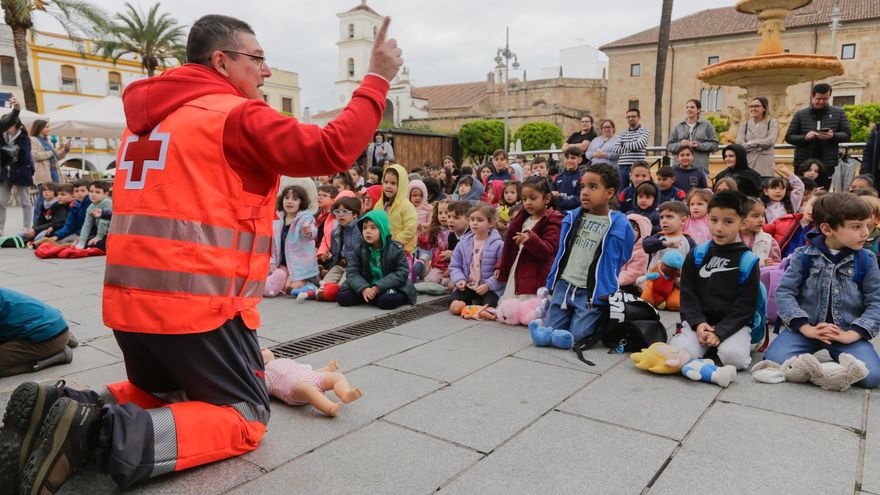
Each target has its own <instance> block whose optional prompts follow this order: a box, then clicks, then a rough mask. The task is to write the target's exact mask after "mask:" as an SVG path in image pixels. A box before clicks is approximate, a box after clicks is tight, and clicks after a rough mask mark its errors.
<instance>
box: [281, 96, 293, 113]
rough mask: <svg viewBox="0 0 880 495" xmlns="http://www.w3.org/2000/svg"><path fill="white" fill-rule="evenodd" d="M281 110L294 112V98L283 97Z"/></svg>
mask: <svg viewBox="0 0 880 495" xmlns="http://www.w3.org/2000/svg"><path fill="white" fill-rule="evenodd" d="M281 111H282V112H286V113H289V114H293V98H286V97H281Z"/></svg>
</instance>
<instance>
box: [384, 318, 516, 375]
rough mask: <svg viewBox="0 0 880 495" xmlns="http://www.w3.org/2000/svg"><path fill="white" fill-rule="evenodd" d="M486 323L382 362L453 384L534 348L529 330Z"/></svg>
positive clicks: (385, 364) (390, 366) (398, 368)
mask: <svg viewBox="0 0 880 495" xmlns="http://www.w3.org/2000/svg"><path fill="white" fill-rule="evenodd" d="M504 327H505V328H500V327H496V326H492V325H487V324H485V323H482V324H479V325H477V326H474V327H471V328H467V329H465V330H462V331H460V332H457V333H454V334H452V335H449V336H447V337H444V338H442V339H438V340H435V341H433V342H430V343H428V344H425V345H423V346H420V347H418V348H416V349H412V350H410V351H407V352H404V353H401V354H397V355H395V356H391V357H390V358H388V359H384V360H382V361H380V362H379V364H381V365H382V366H387V367H389V368H392V369H396V370H401V371H409V372H411V373H415V374H417V375H422V376H428V377H431V378H437V379H439V380H443V381H447V382H453V381H455V380H458V379H460V378H462V377H464V376H467V375H469V374H470V373H473V372H474V371H476V370H478V369H480V368H482V367H484V366H486V365H489V364H491V363H493V362H495V361H498V360H499V359H501V358H503V357H504V356H508V355H510V354H513V353H515V352H517V351H519V350H520V349H522V348H524V347H526V346H528V345H531V339H530V338H529V335H528V329H525V328H524V327H523V328H519V327H510V326H506V325H504Z"/></svg>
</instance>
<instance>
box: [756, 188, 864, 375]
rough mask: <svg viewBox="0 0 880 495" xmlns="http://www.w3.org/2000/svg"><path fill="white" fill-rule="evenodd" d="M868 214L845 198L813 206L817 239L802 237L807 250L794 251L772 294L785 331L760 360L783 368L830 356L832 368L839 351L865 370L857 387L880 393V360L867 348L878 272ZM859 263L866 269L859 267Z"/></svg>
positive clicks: (837, 196)
mask: <svg viewBox="0 0 880 495" xmlns="http://www.w3.org/2000/svg"><path fill="white" fill-rule="evenodd" d="M871 213H872V212H871V207H870V206H869V205H868V203H866V202H865V201H862V200H860V199H859V198H858V197H856V196H855V195H854V194H851V193H845V192H838V193H832V194H827V195H825V196H822V197H821V198H819V199H817V200H816V201H815V203H814V204H813V219H814V221H815V224H816V227H817V230H818V232H811V233H810V234H808V235H807V240H808V242H807V245H806V246H804V247H801V248H799V249H798V250H797V251H795V253H794V255H793V256H792V257H791V260H790V264H789V267H788V270H786V272H785V274H784V275H783V277H782V280H781V281H780V282H779V287H778V288H777V289H776V305H777V309H778V312H779V316H780V317H781V318H782V321H783V323H785V326H786V328H785V329H784V330H782V332H780V334H779V336H778V337H776V340H774V341H773V343H772V344H770V347H769V348H768V349H767V352H765V353H764V358H765V359H768V360H770V361H773V362H776V363H782V362H784V361H785V360H786V359H788V358H790V357H794V356H798V355H801V354H804V353H814V352H816V351H819V350H821V349H828V352H829V354H830V355H831V358H832V359H834V360H835V361H837V360H838V356H840V354H841V353H844V352H845V353H847V354H850V355H852V356H853V357H855V358H857V359H859V360H861V361H862V362H864V363H865V366H866V367H867V368H868V371H869V373H868V376H867V377H865V378H864V379H863V380H861V381H860V382H857V383H856V385H858V386H861V387H865V388H876V387H878V386H880V356H878V355H877V351H876V350H875V349H874V346H873V345H872V343H871V339H873V338H874V337H876V336H877V333H878V330H880V269H878V267H877V260H876V257H875V256H874V254H873V253H871V252H870V251H867V250H864V248H863V246H864V244H865V241H866V239H867V237H868V232H869V231H870V227H869V225H868V221H869V219H870V218H871ZM859 251H861V253H859ZM858 258H861V259H867V262H865V263H859V261H858ZM857 263H858V264H859V266H856V264H857ZM857 271H860V272H861V273H860V274H859V276H860V277H861V283H859V282H858V281H857V280H856V272H857ZM805 272H807V273H805Z"/></svg>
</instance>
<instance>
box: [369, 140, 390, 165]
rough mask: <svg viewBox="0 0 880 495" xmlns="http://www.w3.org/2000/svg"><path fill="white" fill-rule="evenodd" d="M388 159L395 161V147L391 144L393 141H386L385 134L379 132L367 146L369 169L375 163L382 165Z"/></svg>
mask: <svg viewBox="0 0 880 495" xmlns="http://www.w3.org/2000/svg"><path fill="white" fill-rule="evenodd" d="M386 160H390V161H391V162H392V163H393V162H394V147H392V146H391V143H389V142H388V141H385V135H384V134H382V133H381V132H377V133H376V135H375V136H373V142H372V143H370V145H369V146H367V170H369V169H370V167H372V166H373V165H374V164H375V165H380V166H381V165H382V163H383V162H385V161H386Z"/></svg>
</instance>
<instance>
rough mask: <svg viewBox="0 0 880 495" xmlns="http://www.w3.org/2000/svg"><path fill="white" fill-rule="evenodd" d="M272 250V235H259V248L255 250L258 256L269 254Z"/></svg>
mask: <svg viewBox="0 0 880 495" xmlns="http://www.w3.org/2000/svg"><path fill="white" fill-rule="evenodd" d="M271 249H272V236H270V235H258V236H257V246H256V247H255V248H254V252H255V253H257V254H266V253H269V252H270V251H271Z"/></svg>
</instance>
